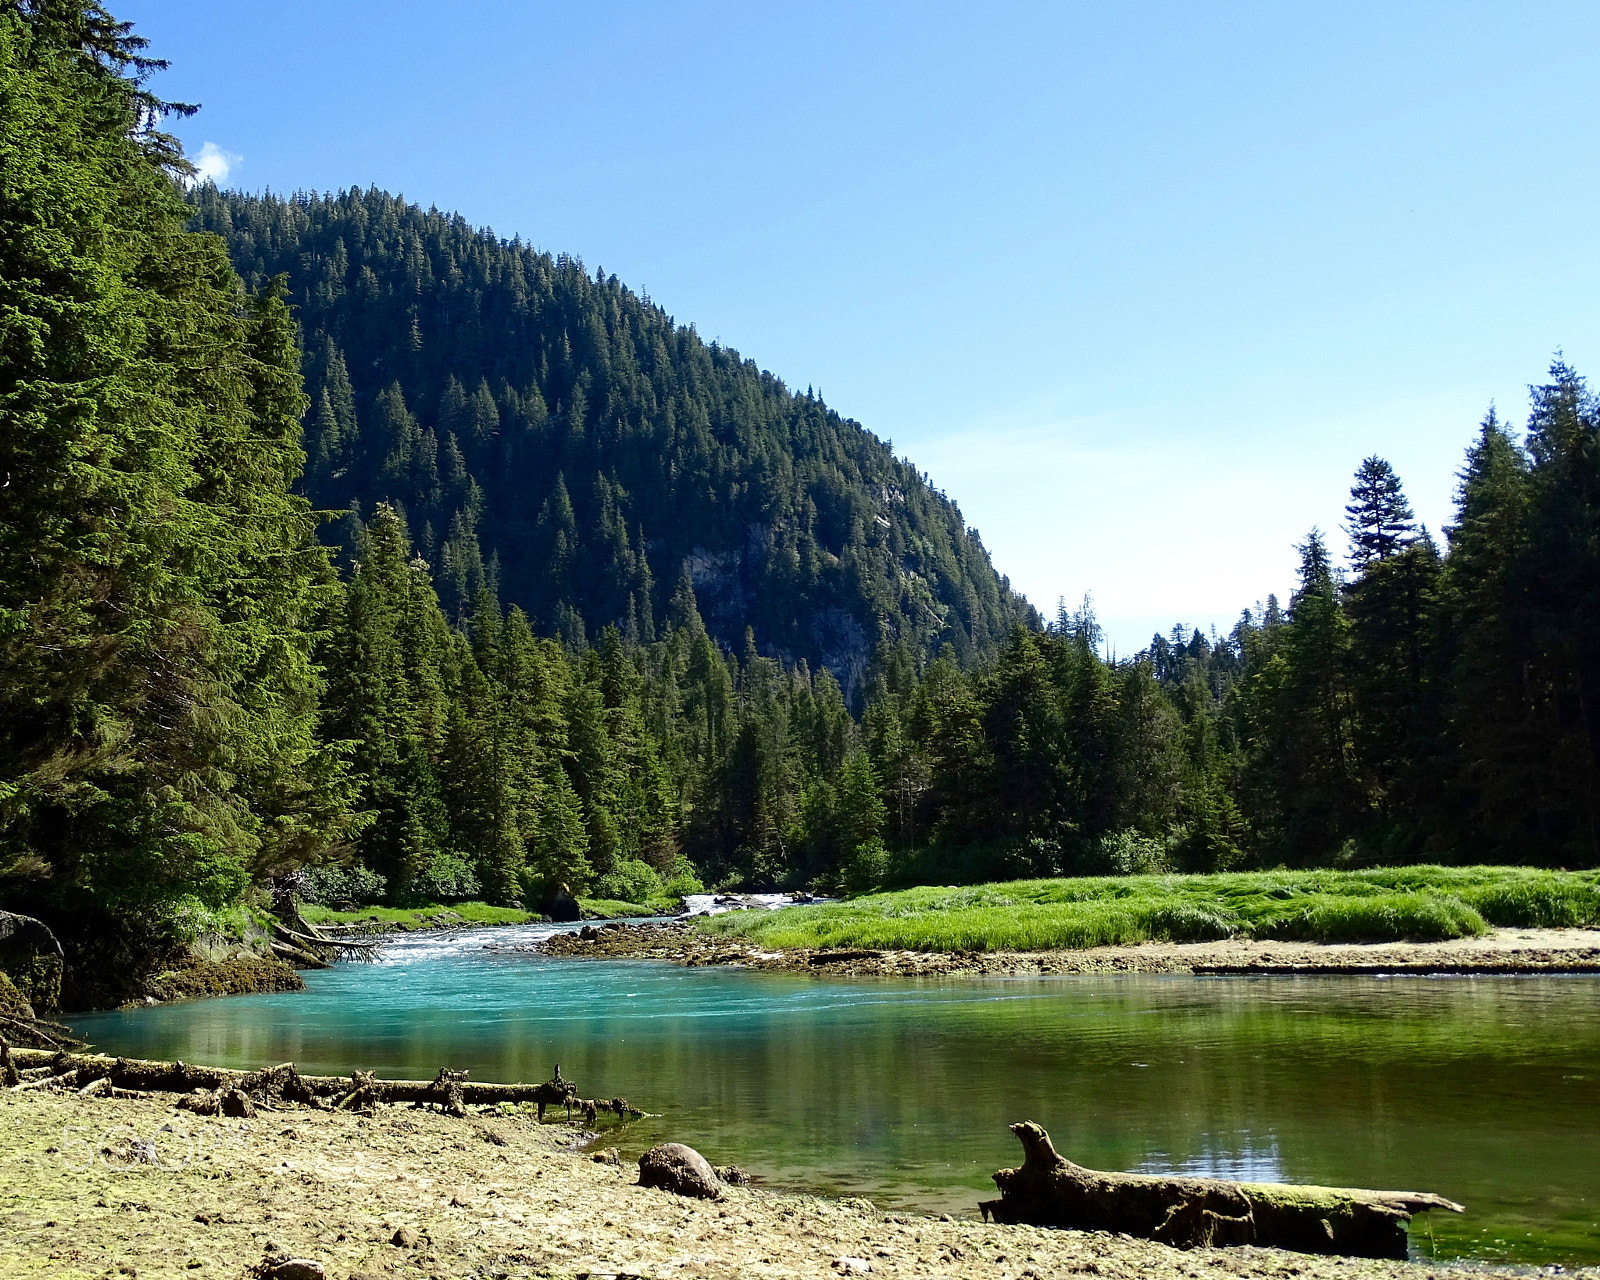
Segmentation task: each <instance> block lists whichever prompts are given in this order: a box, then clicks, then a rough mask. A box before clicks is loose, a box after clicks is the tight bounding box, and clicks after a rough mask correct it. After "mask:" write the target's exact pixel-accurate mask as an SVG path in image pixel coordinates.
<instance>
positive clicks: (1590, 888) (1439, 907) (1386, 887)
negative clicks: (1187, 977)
mask: <svg viewBox="0 0 1600 1280" xmlns="http://www.w3.org/2000/svg"><path fill="white" fill-rule="evenodd" d="M1496 926H1501V927H1524V928H1561V927H1574V926H1590V927H1595V926H1600V872H1594V871H1589V872H1561V871H1539V870H1528V869H1524V868H1520V867H1431V866H1422V867H1401V868H1392V869H1387V870H1380V871H1263V872H1238V873H1229V874H1223V875H1208V876H1115V877H1098V878H1083V879H1065V880H1017V881H1012V882H1009V883H1003V884H981V885H969V886H963V887H961V888H937V887H923V888H917V889H906V890H902V891H900V892H898V893H879V894H872V895H870V896H868V897H862V898H856V899H854V900H852V901H850V902H843V903H831V904H825V905H819V906H803V907H787V908H785V909H783V910H781V911H738V912H730V913H729V914H727V915H722V916H715V917H712V918H710V919H707V920H704V921H702V922H700V927H701V928H702V929H705V930H707V931H708V932H712V933H719V934H732V935H738V936H740V937H743V938H745V939H747V940H748V941H751V942H755V943H759V944H761V945H764V946H771V947H784V948H797V947H873V948H896V949H905V950H913V951H1046V950H1054V949H1077V948H1082V947H1096V946H1116V945H1122V946H1127V945H1132V944H1136V943H1140V942H1150V941H1168V942H1204V941H1212V940H1215V939H1219V938H1231V937H1251V938H1281V939H1291V940H1297V941H1306V942H1394V941H1441V940H1444V939H1447V938H1461V937H1468V936H1471V935H1473V934H1480V933H1484V932H1486V931H1487V930H1488V929H1490V928H1491V927H1496Z"/></svg>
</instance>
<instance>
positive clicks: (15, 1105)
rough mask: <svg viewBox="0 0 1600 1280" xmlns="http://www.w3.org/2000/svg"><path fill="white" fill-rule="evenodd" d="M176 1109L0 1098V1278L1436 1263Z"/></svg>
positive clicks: (426, 1120)
mask: <svg viewBox="0 0 1600 1280" xmlns="http://www.w3.org/2000/svg"><path fill="white" fill-rule="evenodd" d="M171 1102H172V1099H171V1098H159V1097H152V1098H138V1099H110V1098H105V1099H89V1098H80V1097H77V1096H76V1095H74V1094H64V1095H63V1094H59V1093H42V1092H37V1091H35V1092H29V1093H22V1094H14V1093H0V1133H3V1134H4V1141H3V1142H0V1275H3V1276H5V1277H46V1276H48V1277H68V1278H78V1277H83V1278H88V1277H118V1276H135V1275H137V1276H197V1277H204V1276H226V1277H229V1278H230V1280H233V1278H241V1280H242V1277H244V1276H246V1275H247V1274H248V1272H247V1268H249V1267H251V1266H253V1265H255V1264H257V1263H260V1262H261V1261H262V1259H263V1256H264V1255H265V1254H267V1253H268V1252H269V1251H270V1250H282V1251H285V1252H287V1253H289V1254H291V1255H293V1256H295V1257H300V1258H310V1259H314V1260H316V1261H318V1262H320V1263H321V1264H323V1266H324V1267H325V1268H326V1274H327V1275H328V1276H329V1277H330V1280H359V1278H361V1277H378V1276H397V1277H400V1276H404V1277H424V1276H426V1277H452V1278H457V1277H459V1278H460V1280H466V1278H467V1277H475V1278H479V1280H487V1278H488V1277H496V1278H497V1280H499V1278H502V1277H504V1278H511V1277H533V1276H585V1275H587V1276H596V1277H598V1276H639V1277H652V1278H655V1277H679V1276H716V1277H723V1276H725V1277H735V1276H738V1277H759V1276H774V1277H776V1276H842V1275H855V1274H871V1275H874V1276H905V1277H912V1276H915V1277H940V1276H949V1277H968V1276H971V1277H977V1276H983V1277H996V1278H998V1277H1016V1278H1018V1280H1021V1278H1022V1277H1056V1276H1092V1277H1110V1278H1115V1280H1122V1278H1124V1277H1126V1278H1127V1280H1133V1277H1136V1276H1137V1277H1143V1278H1145V1280H1213V1278H1215V1280H1232V1278H1233V1277H1245V1276H1250V1277H1285V1278H1287V1277H1299V1278H1301V1280H1333V1278H1334V1277H1342V1278H1344V1280H1351V1278H1361V1280H1366V1278H1372V1280H1377V1278H1379V1277H1392V1278H1394V1280H1422V1278H1423V1277H1425V1276H1429V1275H1433V1274H1439V1272H1438V1271H1436V1270H1435V1268H1433V1267H1431V1266H1429V1265H1426V1264H1422V1263H1390V1262H1369V1261H1358V1260H1353V1259H1340V1258H1317V1257H1309V1256H1305V1255H1300V1254H1289V1253H1279V1252H1276V1251H1273V1250H1263V1249H1227V1250H1194V1251H1192V1252H1179V1251H1177V1250H1174V1249H1169V1248H1166V1247H1165V1246H1162V1245H1156V1244H1151V1243H1149V1242H1146V1241H1141V1240H1132V1239H1129V1238H1127V1237H1119V1236H1110V1235H1105V1234H1099V1233H1095V1234H1084V1233H1078V1232H1067V1231H1045V1230H1040V1229H1036V1228H1031V1227H1000V1226H989V1225H984V1224H982V1223H980V1222H977V1221H967V1220H960V1219H957V1220H936V1219H932V1218H926V1217H909V1216H905V1215H885V1214H882V1213H879V1212H877V1211H876V1210H874V1209H873V1208H871V1206H870V1205H868V1204H867V1202H865V1201H861V1200H853V1201H852V1200H847V1201H828V1200H821V1199H817V1198H814V1197H809V1196H798V1195H783V1194H778V1193H774V1192H770V1191H765V1190H761V1189H752V1188H739V1187H730V1188H727V1189H726V1190H725V1192H724V1199H723V1200H722V1201H720V1202H706V1201H698V1200H686V1199H683V1198H680V1197H678V1196H674V1195H672V1194H670V1193H667V1192H664V1191H657V1190H651V1189H645V1188H642V1187H639V1186H637V1185H635V1183H636V1179H637V1170H636V1168H634V1167H632V1166H631V1165H627V1164H623V1165H618V1164H608V1163H597V1162H596V1161H595V1160H594V1158H593V1157H592V1156H591V1155H589V1154H588V1153H585V1152H580V1151H576V1150H574V1149H573V1144H574V1141H575V1139H578V1138H579V1137H580V1135H579V1134H577V1133H576V1132H575V1131H574V1130H572V1129H569V1128H567V1127H566V1126H565V1125H543V1126H541V1125H538V1124H536V1123H534V1122H533V1121H532V1120H531V1118H528V1117H526V1116H522V1115H515V1116H500V1115H494V1116H485V1117H470V1118H467V1119H450V1118H448V1117H445V1116H442V1115H438V1114H435V1113H432V1112H422V1111H414V1110H409V1109H405V1110H401V1109H392V1108H380V1109H379V1111H378V1113H377V1114H376V1115H375V1116H372V1117H361V1116H356V1115H353V1114H349V1113H331V1114H330V1113H325V1112H312V1111H302V1110H285V1111H273V1112H266V1111H263V1112H260V1113H258V1114H257V1116H256V1117H254V1118H253V1119H250V1120H240V1119H224V1118H212V1119H206V1118H201V1117H198V1116H195V1115H192V1114H190V1113H188V1112H185V1111H177V1110H175V1109H174V1108H173V1107H172V1105H171ZM680 1136H681V1137H682V1138H683V1139H684V1140H686V1141H689V1142H691V1143H692V1142H693V1140H694V1136H693V1135H692V1134H683V1135H680ZM151 1143H153V1146H151V1145H148V1144H151ZM141 1150H142V1151H143V1152H144V1153H145V1157H144V1158H143V1159H141V1157H140V1154H139V1153H140V1152H141ZM151 1156H153V1157H154V1158H155V1159H156V1160H157V1161H159V1163H154V1164H152V1163H150V1162H149V1159H150V1157H151ZM397 1238H399V1239H400V1240H401V1241H402V1243H398V1244H397V1243H394V1241H395V1240H396V1239H397ZM865 1267H870V1268H871V1270H870V1273H869V1272H867V1271H865V1270H863V1268H865ZM1489 1273H1490V1274H1505V1275H1509V1274H1511V1273H1510V1272H1493V1271H1491V1272H1489ZM1458 1274H1459V1273H1458ZM1573 1274H1587V1275H1588V1276H1591V1277H1593V1276H1600V1271H1595V1270H1591V1271H1589V1272H1587V1273H1573Z"/></svg>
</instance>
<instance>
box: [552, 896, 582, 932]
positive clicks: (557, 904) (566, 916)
mask: <svg viewBox="0 0 1600 1280" xmlns="http://www.w3.org/2000/svg"><path fill="white" fill-rule="evenodd" d="M544 913H545V915H547V916H549V917H550V919H551V920H554V921H557V922H559V923H562V924H565V923H568V922H570V921H573V920H581V919H582V918H583V909H582V908H581V907H579V906H578V900H577V899H576V898H574V897H573V896H572V894H571V893H569V892H568V891H567V890H566V889H557V890H556V891H555V892H554V893H553V894H551V895H550V897H549V899H548V900H547V901H546V902H545V904H544Z"/></svg>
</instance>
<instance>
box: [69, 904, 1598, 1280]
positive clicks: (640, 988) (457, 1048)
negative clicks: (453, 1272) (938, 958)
mask: <svg viewBox="0 0 1600 1280" xmlns="http://www.w3.org/2000/svg"><path fill="white" fill-rule="evenodd" d="M543 931H547V930H539V929H538V928H537V927H530V928H527V929H496V930H482V931H473V932H469V933H461V934H455V935H452V936H450V937H439V936H428V935H423V936H421V937H415V938H405V939H400V940H398V941H395V942H394V943H392V944H390V945H388V946H387V947H386V948H385V949H384V953H383V957H384V958H383V959H382V961H380V962H379V963H377V964H372V965H341V966H338V967H336V968H334V969H331V970H327V971H324V972H317V973H308V974H306V975H305V976H306V982H307V986H308V987H309V988H310V990H309V991H307V992H306V993H304V994H298V995H269V996H242V997H233V998H230V999H218V1000H205V1001H196V1002H191V1003H186V1004H176V1005H168V1006H160V1007H157V1008H152V1009H145V1010H138V1011H134V1012H124V1013H102V1014H88V1015H83V1016H80V1017H78V1018H76V1019H74V1020H73V1025H74V1026H75V1028H76V1029H77V1030H78V1031H79V1032H80V1033H81V1034H83V1035H85V1036H86V1037H88V1038H89V1039H91V1040H92V1041H93V1042H94V1043H95V1044H96V1045H98V1046H99V1047H101V1048H103V1049H105V1050H107V1051H109V1052H113V1053H122V1054H128V1055H130V1056H140V1057H151V1058H184V1059H187V1060H189V1061H197V1062H207V1063H216V1064H218V1065H228V1066H236V1067H254V1066H261V1065H266V1064H270V1063H275V1062H283V1061H289V1060H292V1061H294V1062H296V1063H298V1064H299V1065H300V1068H301V1069H302V1070H303V1071H307V1072H314V1073H326V1074H337V1073H345V1072H348V1071H349V1070H350V1069H351V1068H352V1067H365V1068H371V1069H375V1070H377V1071H378V1072H379V1073H380V1074H381V1075H387V1076H410V1077H431V1076H432V1075H433V1073H434V1072H435V1071H436V1070H437V1069H438V1068H439V1067H440V1066H441V1065H445V1064H448V1065H450V1066H453V1067H467V1068H470V1070H471V1072H472V1076H473V1078H474V1079H478V1080H542V1079H545V1078H547V1077H548V1075H549V1074H550V1070H551V1068H552V1066H553V1065H554V1064H555V1063H557V1062H559V1063H560V1064H561V1069H562V1073H563V1074H564V1075H566V1076H568V1077H569V1078H571V1079H574V1080H576V1081H577V1082H578V1084H579V1086H580V1087H581V1088H582V1089H583V1090H584V1092H585V1093H586V1094H593V1095H595V1096H605V1097H610V1096H612V1095H613V1094H623V1095H625V1096H627V1097H628V1098H630V1099H632V1100H633V1101H634V1102H635V1103H636V1104H638V1105H640V1106H643V1107H645V1108H646V1109H647V1110H650V1111H658V1112H661V1113H663V1114H662V1117H661V1118H660V1119H651V1120H647V1121H644V1122H642V1123H641V1124H639V1125H636V1126H634V1127H633V1128H632V1129H630V1130H629V1131H628V1137H627V1141H628V1142H629V1143H630V1144H631V1152H628V1153H631V1154H636V1153H637V1152H638V1151H641V1150H643V1149H644V1148H645V1147H647V1146H649V1145H651V1144H652V1143H654V1142H657V1141H661V1140H663V1139H665V1138H672V1139H677V1140H682V1141H686V1142H689V1143H691V1144H692V1145H694V1146H695V1147H698V1148H699V1149H700V1150H701V1151H702V1152H704V1153H705V1155H706V1156H707V1157H708V1158H710V1159H711V1160H712V1161H713V1163H716V1164H723V1163H737V1164H740V1165H742V1166H744V1167H745V1168H746V1169H749V1170H750V1171H751V1172H753V1173H755V1174H756V1175H758V1176H759V1177H761V1178H763V1179H764V1180H766V1181H767V1182H769V1183H772V1184H777V1185H784V1186H794V1187H806V1188H811V1189H817V1190H824V1191H830V1192H836V1193H839V1194H848V1195H866V1196H870V1197H871V1198H872V1199H873V1200H874V1201H876V1202H877V1203H879V1204H881V1205H899V1206H904V1207H908V1208H915V1209H920V1210H926V1211H932V1212H952V1213H963V1214H968V1215H970V1214H973V1213H974V1211H975V1204H976V1201H977V1200H978V1199H980V1198H986V1197H988V1196H992V1195H993V1194H994V1186H993V1183H992V1182H991V1181H990V1175H991V1174H992V1173H993V1172H994V1170H995V1169H997V1168H999V1167H1001V1166H1003V1165H1013V1164H1016V1163H1018V1162H1019V1159H1020V1156H1021V1148H1020V1147H1019V1146H1018V1145H1017V1143H1016V1140H1015V1139H1014V1138H1012V1137H1011V1135H1010V1134H1009V1132H1007V1129H1006V1126H1007V1125H1008V1124H1010V1123H1011V1122H1012V1121H1014V1120H1020V1119H1034V1120H1038V1121H1039V1122H1040V1123H1042V1124H1043V1125H1044V1126H1045V1127H1046V1128H1047V1129H1048V1130H1049V1131H1050V1133H1051V1135H1052V1137H1053V1138H1054V1139H1055V1143H1056V1146H1057V1148H1058V1149H1059V1150H1061V1151H1062V1152H1063V1154H1066V1155H1068V1156H1069V1157H1071V1158H1072V1159H1074V1160H1077V1161H1078V1162H1079V1163H1080V1164H1086V1165H1091V1166H1094V1167H1098V1168H1103V1169H1130V1170H1131V1169H1139V1170H1146V1171H1169V1170H1177V1171H1182V1172H1187V1173H1201V1174H1217V1175H1221V1176H1227V1177H1240V1178H1246V1179H1251V1180H1283V1181H1289V1182H1305V1183H1321V1184H1325V1185H1326V1184H1332V1185H1340V1186H1366V1187H1395V1188H1405V1189H1416V1190H1429V1191H1438V1192H1441V1193H1443V1194H1444V1195H1447V1196H1449V1197H1450V1198H1451V1199H1453V1200H1458V1201H1462V1202H1464V1203H1465V1204H1466V1205H1467V1207H1468V1213H1467V1215H1466V1217H1464V1218H1449V1217H1448V1215H1424V1216H1423V1217H1421V1218H1419V1219H1418V1221H1417V1225H1416V1229H1414V1231H1413V1234H1412V1243H1413V1247H1414V1249H1415V1250H1416V1251H1418V1252H1420V1253H1421V1254H1423V1255H1428V1254H1429V1253H1436V1254H1437V1256H1439V1257H1440V1258H1445V1257H1470V1258H1482V1259H1511V1260H1516V1261H1521V1262H1529V1263H1545V1262H1560V1263H1565V1264H1567V1265H1572V1264H1574V1263H1590V1264H1592V1263H1595V1262H1600V1225H1597V1223H1600V979H1596V978H1592V977H1582V978H1577V977H1575V978H1515V977H1511V978H1436V979H1425V978H1397V979H1381V978H1373V979H1368V978H1348V977H1339V978H1332V977H1329V978H1236V977H1228V978H1191V977H1176V976H1172V977H1166V976H1134V975H1125V976H1117V977H1105V978H1100V977H1066V978H1048V979H1038V978H1032V979H995V980H986V981H973V980H963V981H959V982H954V981H951V982H938V981H931V980H930V981H912V980H903V979H901V980H889V979H884V980H873V979H833V980H829V979H818V978H811V977H805V976H790V975H786V974H764V973H751V972H746V971H743V970H738V969H721V968H708V969H698V968H697V969H681V968H678V967H676V966H673V965H665V964H653V963H642V962H641V963H634V962H618V961H588V960H571V959H554V958H549V957H544V956H539V955H534V954H529V953H519V952H510V951H506V950H504V948H505V947H506V946H507V945H509V944H512V943H515V942H519V941H525V940H527V939H528V938H530V937H532V936H535V935H536V934H537V933H538V932H543ZM626 1151H627V1149H625V1152H626ZM1429 1217H1432V1219H1433V1221H1432V1224H1431V1228H1432V1236H1431V1238H1430V1234H1429V1221H1428V1219H1429ZM1447 1219H1448V1220H1447Z"/></svg>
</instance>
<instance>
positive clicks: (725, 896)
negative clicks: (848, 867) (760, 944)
mask: <svg viewBox="0 0 1600 1280" xmlns="http://www.w3.org/2000/svg"><path fill="white" fill-rule="evenodd" d="M811 901H814V902H827V901H831V899H827V898H814V899H811ZM794 903H795V895H794V894H792V893H691V894H688V895H686V896H685V897H684V900H683V906H684V914H685V915H690V916H720V915H721V914H722V913H723V912H724V911H742V910H744V909H746V908H757V909H759V910H762V911H776V910H777V909H778V908H779V907H792V906H793V905H794Z"/></svg>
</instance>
